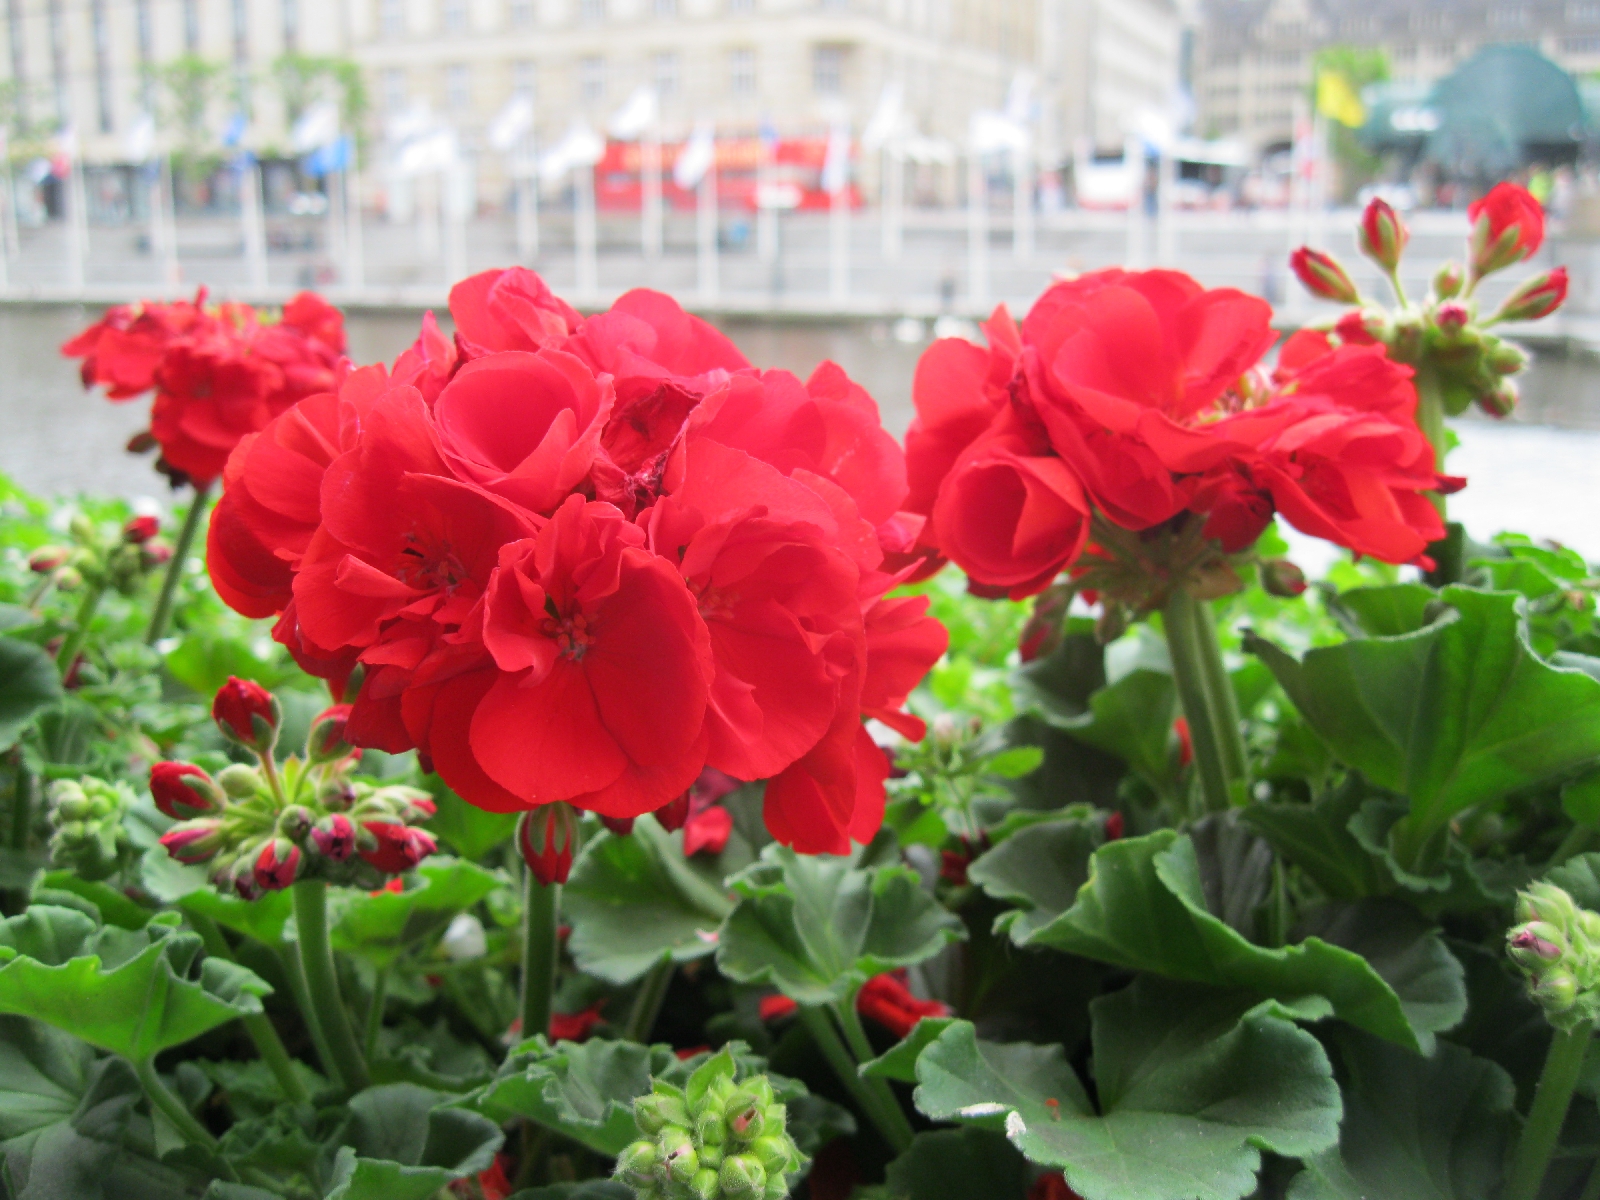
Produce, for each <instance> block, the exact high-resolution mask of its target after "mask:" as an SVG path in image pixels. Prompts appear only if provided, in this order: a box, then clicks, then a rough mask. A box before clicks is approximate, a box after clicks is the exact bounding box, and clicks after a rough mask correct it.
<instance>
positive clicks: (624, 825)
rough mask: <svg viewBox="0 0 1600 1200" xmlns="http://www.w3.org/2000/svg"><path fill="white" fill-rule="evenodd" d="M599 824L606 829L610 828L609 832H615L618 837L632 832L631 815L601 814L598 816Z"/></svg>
mask: <svg viewBox="0 0 1600 1200" xmlns="http://www.w3.org/2000/svg"><path fill="white" fill-rule="evenodd" d="M600 824H602V825H604V826H605V827H606V828H607V829H609V830H611V832H612V833H614V834H616V835H617V836H618V837H627V836H628V835H629V834H630V833H632V832H633V818H632V817H604V816H603V817H601V818H600Z"/></svg>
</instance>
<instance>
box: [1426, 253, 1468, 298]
mask: <svg viewBox="0 0 1600 1200" xmlns="http://www.w3.org/2000/svg"><path fill="white" fill-rule="evenodd" d="M1465 282H1466V275H1465V273H1464V272H1463V271H1462V270H1461V264H1460V263H1453V262H1447V263H1445V264H1444V265H1442V266H1441V267H1440V268H1439V269H1438V270H1437V271H1435V272H1434V273H1433V294H1434V295H1435V296H1437V297H1439V299H1441V300H1449V299H1450V298H1451V297H1453V296H1458V295H1460V294H1461V285H1462V284H1463V283H1465Z"/></svg>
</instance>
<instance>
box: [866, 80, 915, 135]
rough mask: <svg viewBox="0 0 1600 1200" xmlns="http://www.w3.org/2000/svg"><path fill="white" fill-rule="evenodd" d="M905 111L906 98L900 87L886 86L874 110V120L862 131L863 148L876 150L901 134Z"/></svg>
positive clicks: (894, 85) (892, 84) (894, 84)
mask: <svg viewBox="0 0 1600 1200" xmlns="http://www.w3.org/2000/svg"><path fill="white" fill-rule="evenodd" d="M904 110H905V105H904V96H903V94H902V90H901V87H900V85H899V84H898V83H886V84H884V85H883V93H882V95H880V96H879V97H878V107H877V108H876V109H874V110H873V113H872V119H871V120H870V121H868V122H867V127H866V128H865V129H863V130H862V131H861V148H862V149H863V150H876V149H878V148H879V147H880V146H882V145H883V144H884V143H885V142H887V141H888V140H889V139H890V138H892V137H894V136H895V134H897V133H899V132H900V124H901V117H902V116H903V114H904Z"/></svg>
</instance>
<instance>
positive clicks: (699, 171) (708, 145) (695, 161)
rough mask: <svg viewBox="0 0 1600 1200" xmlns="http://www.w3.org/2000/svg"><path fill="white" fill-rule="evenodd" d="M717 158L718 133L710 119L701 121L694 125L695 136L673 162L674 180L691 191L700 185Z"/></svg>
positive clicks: (685, 189)
mask: <svg viewBox="0 0 1600 1200" xmlns="http://www.w3.org/2000/svg"><path fill="white" fill-rule="evenodd" d="M716 158H717V135H716V130H715V128H714V127H713V126H712V124H711V122H710V121H701V122H700V123H699V124H698V125H696V126H695V127H694V136H693V137H691V138H690V139H689V144H688V145H687V146H685V147H684V148H683V152H682V153H681V154H679V155H678V161H677V162H675V163H673V164H672V182H673V183H675V184H677V185H678V186H679V187H681V188H683V189H684V191H689V190H691V189H693V188H696V187H699V186H700V181H701V180H702V179H704V178H705V174H706V172H707V171H709V170H710V169H711V164H712V163H714V162H715V161H716Z"/></svg>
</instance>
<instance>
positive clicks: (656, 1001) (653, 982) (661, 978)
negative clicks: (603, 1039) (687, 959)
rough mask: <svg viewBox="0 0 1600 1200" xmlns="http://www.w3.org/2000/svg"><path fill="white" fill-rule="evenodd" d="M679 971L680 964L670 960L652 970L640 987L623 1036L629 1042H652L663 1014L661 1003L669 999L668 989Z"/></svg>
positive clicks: (660, 963) (629, 1012)
mask: <svg viewBox="0 0 1600 1200" xmlns="http://www.w3.org/2000/svg"><path fill="white" fill-rule="evenodd" d="M677 969H678V964H677V963H675V962H673V961H672V960H671V959H670V958H669V959H666V960H665V961H663V962H658V963H657V964H656V965H655V966H653V967H651V968H650V972H649V974H647V975H646V976H645V977H644V981H643V982H642V983H640V985H639V994H638V995H637V996H635V997H634V998H633V1007H632V1008H631V1009H630V1010H629V1011H628V1025H627V1028H626V1029H624V1030H623V1034H622V1036H623V1037H625V1038H627V1039H628V1041H630V1042H648V1041H649V1040H650V1033H651V1031H652V1030H653V1029H655V1027H656V1017H657V1016H659V1015H660V1013H661V1003H662V1001H664V1000H665V999H666V998H667V989H668V988H669V987H670V986H672V976H673V975H674V973H676V971H677Z"/></svg>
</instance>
